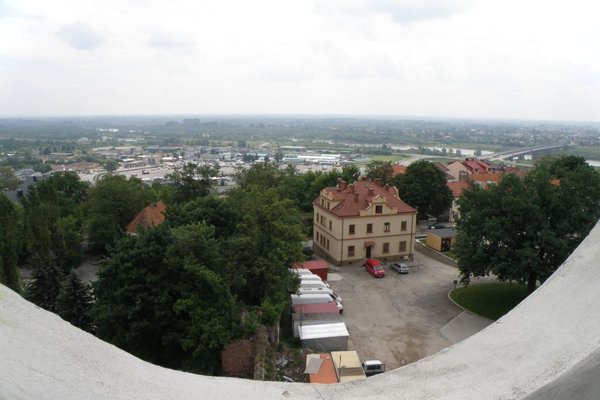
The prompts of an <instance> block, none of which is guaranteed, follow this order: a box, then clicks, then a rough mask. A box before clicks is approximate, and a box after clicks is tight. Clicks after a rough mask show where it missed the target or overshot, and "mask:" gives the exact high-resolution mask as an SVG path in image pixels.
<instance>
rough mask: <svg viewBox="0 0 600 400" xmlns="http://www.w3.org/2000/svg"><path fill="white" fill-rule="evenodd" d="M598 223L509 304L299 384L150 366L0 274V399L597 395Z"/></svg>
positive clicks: (599, 362)
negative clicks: (405, 358)
mask: <svg viewBox="0 0 600 400" xmlns="http://www.w3.org/2000/svg"><path fill="white" fill-rule="evenodd" d="M598 289H600V226H596V228H594V230H593V231H592V232H591V234H590V235H589V236H588V237H587V238H586V239H585V241H584V242H583V243H582V244H581V245H580V246H579V248H578V249H577V250H576V251H575V252H574V253H573V254H572V255H571V257H569V259H568V260H567V261H566V262H565V264H564V265H563V266H561V268H560V269H559V270H558V271H557V272H556V273H555V274H554V275H553V276H552V277H551V279H549V280H548V281H547V282H546V283H545V284H544V285H543V286H542V287H540V288H539V289H538V290H537V291H536V292H535V293H534V294H533V295H531V296H530V297H529V298H527V299H526V300H525V301H524V302H523V303H521V304H520V305H519V306H518V307H517V308H515V309H514V310H513V311H511V312H510V313H509V314H507V315H506V316H504V317H503V318H502V319H500V320H499V321H498V322H496V323H494V324H492V325H490V326H489V327H488V328H486V329H484V330H483V331H481V332H479V333H478V334H476V335H474V336H471V337H470V338H468V339H466V340H465V341H463V342H460V343H458V344H456V345H454V346H452V347H449V348H447V349H444V350H442V351H441V352H439V353H437V354H435V355H433V356H431V357H428V358H426V359H423V360H420V361H418V362H416V363H413V364H410V365H407V366H405V367H402V368H399V369H396V370H393V371H390V372H388V373H385V374H382V375H377V376H374V377H371V378H369V379H367V380H366V381H362V382H356V383H348V384H337V385H323V386H321V385H309V384H290V383H278V382H256V381H250V380H243V379H233V378H214V377H205V376H199V375H193V374H187V373H183V372H178V371H173V370H169V369H165V368H161V367H157V366H154V365H151V364H148V363H146V362H144V361H141V360H139V359H137V358H135V357H133V356H131V355H129V354H127V353H125V352H124V351H121V350H119V349H117V348H116V347H114V346H112V345H110V344H107V343H104V342H102V341H100V340H98V339H96V338H95V337H94V336H92V335H89V334H87V333H84V332H82V331H80V330H78V329H76V328H74V327H72V326H71V325H70V324H68V323H66V322H64V321H62V320H61V319H60V318H59V317H58V316H56V315H53V314H51V313H49V312H46V311H44V310H42V309H40V308H38V307H36V306H34V305H33V304H31V303H29V302H27V301H25V300H23V299H22V298H21V297H20V296H18V295H17V294H15V293H14V292H12V291H11V290H9V289H7V288H6V287H4V286H0V399H52V400H56V399H64V400H68V399H111V400H112V399H143V400H149V399H161V400H162V399H221V398H222V399H228V400H235V399H344V400H346V399H412V400H414V399H461V400H465V399H473V400H481V399H530V400H534V399H535V400H538V399H539V400H541V399H544V400H552V399H557V400H558V399H570V398H573V399H575V398H576V399H598V398H600V379H598V378H597V377H598V376H600V294H599V293H598Z"/></svg>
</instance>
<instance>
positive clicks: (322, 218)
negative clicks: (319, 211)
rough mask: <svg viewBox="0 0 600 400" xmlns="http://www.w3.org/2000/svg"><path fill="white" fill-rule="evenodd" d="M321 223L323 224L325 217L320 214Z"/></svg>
mask: <svg viewBox="0 0 600 400" xmlns="http://www.w3.org/2000/svg"><path fill="white" fill-rule="evenodd" d="M321 225H325V217H323V216H322V215H321Z"/></svg>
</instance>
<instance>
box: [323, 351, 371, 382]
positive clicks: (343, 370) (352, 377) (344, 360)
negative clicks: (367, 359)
mask: <svg viewBox="0 0 600 400" xmlns="http://www.w3.org/2000/svg"><path fill="white" fill-rule="evenodd" d="M331 359H332V361H333V365H334V366H335V372H336V373H337V377H338V381H340V382H351V381H359V380H363V379H367V375H365V371H364V370H363V368H362V364H361V362H360V358H359V357H358V353H357V352H356V351H332V352H331Z"/></svg>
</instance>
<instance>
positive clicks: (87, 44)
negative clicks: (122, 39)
mask: <svg viewBox="0 0 600 400" xmlns="http://www.w3.org/2000/svg"><path fill="white" fill-rule="evenodd" d="M57 35H58V37H60V38H61V39H62V40H63V41H64V42H65V43H67V44H68V45H69V46H71V47H73V48H74V49H76V50H94V49H95V48H96V47H98V46H99V45H100V44H101V43H102V42H104V37H103V36H102V34H101V33H100V32H99V31H98V30H96V29H95V28H94V27H93V26H91V25H90V24H88V23H87V22H78V23H76V24H72V25H65V26H63V27H62V28H61V29H60V31H59V32H58V34H57Z"/></svg>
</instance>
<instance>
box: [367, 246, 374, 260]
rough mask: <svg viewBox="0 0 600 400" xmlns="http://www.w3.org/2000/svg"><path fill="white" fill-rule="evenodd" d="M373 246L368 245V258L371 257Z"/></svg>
mask: <svg viewBox="0 0 600 400" xmlns="http://www.w3.org/2000/svg"><path fill="white" fill-rule="evenodd" d="M372 248H373V246H367V258H371V249H372Z"/></svg>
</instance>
